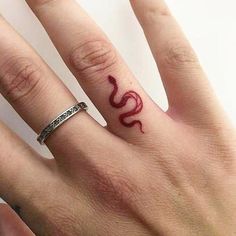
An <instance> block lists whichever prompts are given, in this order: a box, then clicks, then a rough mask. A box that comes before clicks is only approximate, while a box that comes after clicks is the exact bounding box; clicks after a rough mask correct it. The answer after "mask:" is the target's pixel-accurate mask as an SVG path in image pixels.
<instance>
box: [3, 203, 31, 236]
mask: <svg viewBox="0 0 236 236" xmlns="http://www.w3.org/2000/svg"><path fill="white" fill-rule="evenodd" d="M0 235H2V236H4V235H11V236H19V235H24V236H33V235H34V234H33V233H32V231H31V230H30V229H29V228H28V226H26V224H25V223H24V222H23V221H22V220H21V219H20V218H19V216H17V214H16V213H15V212H14V211H13V210H12V209H11V208H10V207H9V206H8V205H6V204H0Z"/></svg>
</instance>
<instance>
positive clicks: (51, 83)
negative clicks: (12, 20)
mask: <svg viewBox="0 0 236 236" xmlns="http://www.w3.org/2000/svg"><path fill="white" fill-rule="evenodd" d="M0 27H1V31H0V92H1V93H2V95H3V96H4V97H5V98H6V99H7V100H8V101H9V102H10V104H11V105H12V106H13V107H14V109H15V110H16V111H17V112H18V113H19V114H20V116H22V118H23V119H24V120H25V121H26V122H27V123H28V124H29V125H30V126H31V127H32V128H33V130H34V131H35V132H36V133H39V132H40V131H41V130H42V129H43V128H44V127H45V126H46V125H47V124H48V123H49V122H50V121H51V120H52V119H54V118H55V116H57V115H58V114H60V113H61V112H63V111H64V110H66V109H67V108H69V107H71V106H72V105H74V104H75V103H76V102H77V101H76V99H75V97H74V96H73V95H72V94H71V92H70V91H69V90H68V89H67V88H66V86H65V85H64V84H63V83H62V81H61V80H60V79H59V78H58V77H57V76H56V75H55V73H54V72H53V71H52V70H51V69H50V68H49V67H48V66H47V65H46V63H44V62H43V60H42V59H41V58H40V57H39V56H38V55H37V53H36V52H35V51H34V50H33V49H32V48H31V47H30V46H29V45H28V44H27V43H26V42H25V41H24V40H23V39H22V38H21V37H20V36H19V35H18V34H17V33H16V32H15V31H14V30H13V29H12V28H11V27H10V26H9V25H8V24H7V23H6V21H5V20H4V19H3V18H0ZM77 117H78V115H77V116H74V117H72V118H71V119H70V121H67V122H66V123H65V124H64V125H63V129H62V128H61V127H60V128H58V129H57V130H56V131H54V132H55V133H54V134H53V135H51V136H49V138H48V140H47V141H46V144H47V145H48V147H49V148H50V149H51V151H52V152H55V151H56V150H57V151H60V146H61V143H63V142H65V141H66V140H68V137H69V136H71V134H70V131H71V130H73V135H77V134H78V133H79V135H83V133H85V132H88V129H92V130H96V129H98V130H97V131H98V132H96V133H99V134H100V132H99V125H98V124H97V123H96V122H94V120H93V119H92V118H90V117H89V116H88V115H87V114H86V113H80V114H79V119H78V118H77ZM78 120H79V121H78ZM85 123H86V127H87V129H86V130H85V128H83V127H84V125H82V124H85ZM75 126H76V127H77V129H73V128H72V127H75ZM62 130H63V133H62ZM78 130H79V132H78ZM67 144H68V145H70V144H69V142H67ZM79 145H80V143H77V146H79ZM82 145H83V144H82V143H81V146H82ZM68 148H70V147H68ZM58 149H59V150H58Z"/></svg>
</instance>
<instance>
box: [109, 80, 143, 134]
mask: <svg viewBox="0 0 236 236" xmlns="http://www.w3.org/2000/svg"><path fill="white" fill-rule="evenodd" d="M108 80H109V83H110V84H112V85H113V91H112V93H111V95H110V97H109V102H110V104H111V106H112V107H114V108H117V109H120V108H123V107H125V106H126V104H127V102H128V101H129V100H131V99H132V100H133V101H134V102H135V106H134V108H132V109H131V110H130V111H128V112H125V113H122V114H120V116H119V121H120V123H121V124H122V125H124V126H125V127H128V128H131V127H133V126H135V125H138V126H139V130H140V131H141V133H144V131H143V124H142V122H141V121H140V120H133V121H130V122H127V121H126V119H127V118H129V117H132V116H134V115H136V114H139V113H140V112H141V111H142V109H143V101H142V98H141V97H140V95H139V94H138V93H136V92H135V91H133V90H129V91H127V92H125V93H124V95H123V96H122V97H121V100H120V101H119V102H116V101H115V97H116V95H117V93H118V85H117V81H116V79H115V78H114V77H113V76H111V75H110V76H108Z"/></svg>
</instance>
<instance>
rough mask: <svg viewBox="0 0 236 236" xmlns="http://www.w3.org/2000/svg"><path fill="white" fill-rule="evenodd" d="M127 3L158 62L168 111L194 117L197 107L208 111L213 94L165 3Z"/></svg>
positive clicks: (139, 0) (151, 0) (152, 0)
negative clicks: (168, 107)
mask: <svg viewBox="0 0 236 236" xmlns="http://www.w3.org/2000/svg"><path fill="white" fill-rule="evenodd" d="M130 2H131V5H132V7H133V9H134V11H135V13H136V15H137V17H138V19H139V21H140V23H141V25H142V27H143V29H144V32H145V35H146V37H147V40H148V42H149V44H150V47H151V50H152V53H153V55H154V57H155V60H156V62H157V65H158V68H159V71H160V74H161V77H162V80H163V83H164V86H165V89H166V91H167V95H168V100H169V105H170V110H169V111H170V112H173V113H176V112H178V113H182V114H186V115H187V116H191V115H193V114H194V116H195V115H196V114H199V107H200V108H201V109H204V110H206V113H209V107H210V106H212V103H213V101H212V100H213V99H212V98H213V97H214V96H213V94H212V91H211V89H210V86H209V84H208V81H207V80H206V78H205V75H204V72H203V71H202V69H201V66H200V64H199V62H198V59H197V57H196V55H195V53H194V51H193V49H192V48H191V46H190V44H189V42H188V41H187V39H186V38H185V36H184V34H183V33H182V31H181V29H180V27H179V26H178V24H177V22H176V21H175V19H174V17H173V16H172V15H171V13H170V10H169V9H168V7H167V5H166V4H165V2H164V1H163V0H131V1H130ZM194 109H195V111H194ZM202 113H204V112H201V115H202Z"/></svg>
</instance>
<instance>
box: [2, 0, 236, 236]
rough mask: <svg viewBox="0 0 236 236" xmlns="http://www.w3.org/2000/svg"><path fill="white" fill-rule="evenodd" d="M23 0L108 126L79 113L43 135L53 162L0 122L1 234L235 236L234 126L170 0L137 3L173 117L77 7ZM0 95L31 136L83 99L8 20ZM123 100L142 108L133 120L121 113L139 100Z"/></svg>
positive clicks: (68, 0)
mask: <svg viewBox="0 0 236 236" xmlns="http://www.w3.org/2000/svg"><path fill="white" fill-rule="evenodd" d="M27 3H28V4H29V6H30V7H31V9H32V10H33V12H34V13H35V15H36V16H37V17H38V18H39V20H40V21H41V23H42V24H43V26H44V28H45V29H46V31H47V32H48V34H49V36H50V37H51V39H52V42H53V43H54V45H55V46H56V48H57V49H58V51H59V53H60V55H61V57H62V58H63V60H64V61H65V63H66V65H67V66H68V68H69V69H70V70H71V72H72V73H73V74H74V76H75V78H76V79H77V80H78V82H79V83H80V85H81V87H82V89H83V90H84V91H85V92H86V94H87V95H88V96H89V97H90V99H91V100H92V102H93V103H94V104H95V106H96V107H97V108H98V110H99V111H100V113H101V114H102V115H103V117H104V118H105V120H106V122H107V127H102V126H101V125H100V124H98V123H97V122H96V121H95V120H94V119H93V118H92V117H91V116H89V114H88V113H86V112H80V113H78V114H77V115H75V116H73V117H72V118H71V119H70V120H68V121H67V122H66V123H65V124H63V125H62V126H61V127H59V128H58V129H57V130H56V131H55V132H54V133H53V134H52V135H51V136H49V138H48V139H47V140H46V145H47V147H48V148H49V150H50V151H51V152H52V154H53V156H54V159H51V160H47V159H46V158H44V157H42V156H41V155H39V154H38V153H37V152H36V151H35V150H33V149H32V148H31V147H30V146H29V145H28V144H26V143H25V142H24V141H23V140H22V139H21V138H20V137H18V136H17V135H16V134H15V133H13V131H11V130H10V129H9V128H7V127H6V125H5V124H3V123H0V140H1V142H0V150H1V152H0V196H1V197H2V198H3V199H4V200H5V201H6V202H7V203H8V206H7V205H1V207H0V235H12V236H15V235H24V236H32V235H34V234H36V235H67V236H72V235H86V236H90V235H91V236H94V235H112V236H118V235H132V236H140V235H167V236H172V235H173V236H176V235H181V236H185V235H186V236H189V235H193V236H194V235H201V236H202V235H206V236H210V235H214V236H215V235H219V236H220V235H227V236H230V235H235V234H236V135H235V130H234V127H233V125H232V124H231V123H230V121H229V119H228V118H227V116H226V114H225V113H224V110H223V109H222V108H221V106H220V105H219V103H218V101H217V98H216V96H215V94H214V92H213V91H212V89H211V87H210V85H209V82H208V80H207V78H206V75H205V74H204V72H203V70H202V68H201V66H200V64H199V62H198V59H197V57H196V55H195V53H194V52H193V49H192V48H191V46H190V44H189V43H188V41H187V40H186V38H185V36H184V34H183V33H182V32H181V30H180V27H179V26H178V24H177V23H176V21H175V19H174V17H173V16H172V14H171V13H170V11H169V9H168V7H167V6H166V4H165V3H164V1H162V0H131V5H132V7H133V10H134V12H135V14H136V16H137V18H138V20H139V22H140V24H141V26H142V27H143V30H144V33H145V35H146V38H147V40H148V43H149V45H150V48H151V50H152V53H153V56H154V59H155V60H156V63H157V66H158V69H159V72H160V75H161V78H162V80H163V84H164V87H165V90H166V93H167V97H168V102H169V108H168V110H167V111H166V112H165V111H163V110H161V109H160V108H159V107H158V105H157V104H155V103H154V102H153V101H152V100H151V99H150V97H149V96H148V95H147V94H146V93H145V91H144V90H143V89H142V87H141V86H140V85H139V83H138V82H137V80H136V79H135V78H134V75H133V74H132V72H130V70H129V69H128V67H127V66H126V65H125V63H124V61H123V60H122V58H121V57H120V55H119V53H118V52H117V51H116V50H115V48H114V47H113V46H112V44H111V43H110V41H109V40H108V38H107V37H106V36H105V34H104V33H103V32H102V31H101V29H99V27H98V26H97V25H96V24H95V23H94V22H93V21H92V20H91V18H90V17H89V16H88V15H87V14H86V13H85V12H84V11H83V9H82V8H81V7H80V6H79V5H78V4H77V3H76V2H75V1H74V0H54V1H53V0H28V1H27ZM109 76H110V77H109ZM111 76H112V77H111ZM109 78H110V80H109ZM112 78H114V79H115V80H113V79H112ZM115 82H116V83H117V86H118V91H117V93H116V94H113V95H115V96H113V97H112V92H113V89H114V88H115V86H116V84H115ZM112 83H113V84H112ZM78 89H79V88H78ZM0 91H1V93H2V95H3V96H4V97H5V98H6V99H7V101H8V102H9V103H10V104H11V105H12V106H13V107H14V109H15V110H16V112H18V114H19V115H20V116H21V117H22V118H23V119H24V120H25V121H26V122H27V123H28V124H29V126H30V127H31V128H32V129H33V130H34V131H35V132H36V133H39V132H40V131H41V130H42V129H43V128H44V127H45V125H47V124H48V122H50V121H51V120H52V119H54V118H55V117H56V116H57V115H58V114H60V113H61V112H63V111H64V110H66V109H67V108H68V107H71V106H72V105H74V104H75V103H76V102H77V100H76V98H75V97H74V96H73V95H72V93H71V92H70V91H69V90H68V89H67V88H66V87H65V85H64V84H63V83H62V82H61V80H60V79H59V78H58V77H57V75H56V74H55V73H54V72H53V71H52V70H51V69H50V68H49V66H47V65H46V63H45V62H44V61H43V60H42V59H41V58H40V56H39V55H38V54H37V53H36V52H35V51H34V50H33V49H32V48H31V47H30V46H29V45H28V44H27V43H26V42H25V41H24V40H23V39H22V38H21V37H20V36H19V35H18V34H17V33H16V32H15V31H14V30H13V29H12V28H11V27H10V26H9V25H8V24H7V23H6V21H5V20H4V19H3V18H1V19H0ZM131 91H132V92H131ZM157 91H158V88H157ZM124 94H126V97H131V96H134V97H135V98H136V101H139V106H138V107H136V108H137V109H136V111H137V114H133V115H131V116H129V117H128V118H124V117H121V114H124V113H126V112H127V111H130V110H132V109H133V108H134V106H135V104H134V102H132V100H131V99H132V98H131V99H130V100H128V102H127V103H126V104H125V105H124V104H122V102H121V103H119V102H120V101H121V100H122V96H124ZM141 102H142V103H141ZM123 105H124V106H123ZM134 120H137V122H136V123H135V124H134V125H130V124H127V122H128V123H130V122H132V121H134ZM129 126H130V127H129ZM10 206H11V207H12V208H14V209H15V211H16V212H18V213H19V216H20V217H19V216H18V215H17V214H16V213H15V211H13V210H12V208H11V207H10Z"/></svg>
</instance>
